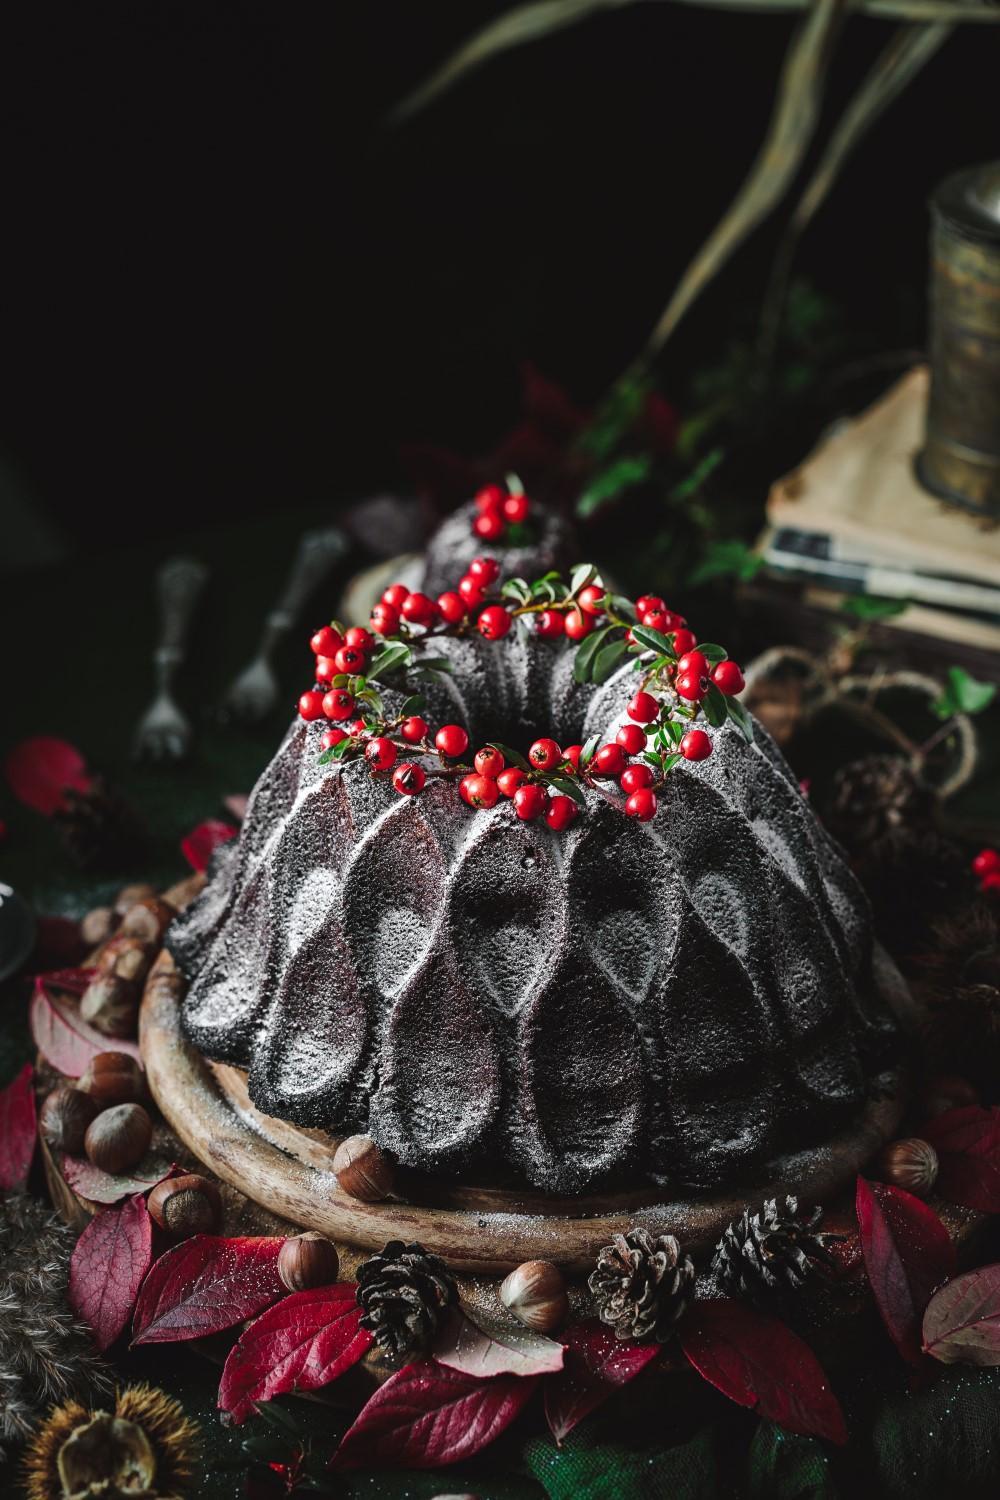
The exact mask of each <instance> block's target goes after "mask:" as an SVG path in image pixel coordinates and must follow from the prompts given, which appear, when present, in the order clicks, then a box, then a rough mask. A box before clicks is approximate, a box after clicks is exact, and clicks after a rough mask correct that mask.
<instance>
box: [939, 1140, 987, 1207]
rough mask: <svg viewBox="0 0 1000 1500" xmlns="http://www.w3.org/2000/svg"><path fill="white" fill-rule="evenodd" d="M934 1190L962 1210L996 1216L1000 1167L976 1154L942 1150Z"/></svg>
mask: <svg viewBox="0 0 1000 1500" xmlns="http://www.w3.org/2000/svg"><path fill="white" fill-rule="evenodd" d="M937 1191H938V1192H939V1193H940V1194H941V1197H942V1198H947V1199H948V1201H949V1203H960V1204H961V1205H962V1207H963V1208H975V1209H978V1210H979V1212H980V1213H983V1214H996V1213H1000V1166H997V1165H996V1164H995V1163H994V1162H992V1161H990V1160H989V1159H988V1158H987V1157H985V1156H980V1155H979V1154H978V1153H976V1152H971V1151H970V1152H968V1153H962V1152H958V1151H946V1152H944V1153H943V1154H942V1155H940V1156H939V1157H938V1176H937Z"/></svg>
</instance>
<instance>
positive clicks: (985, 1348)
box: [924, 1265, 1000, 1365]
mask: <svg viewBox="0 0 1000 1500" xmlns="http://www.w3.org/2000/svg"><path fill="white" fill-rule="evenodd" d="M924 1350H925V1351H926V1353H928V1354H932V1355H933V1356H934V1358H935V1359H939V1360H941V1362H942V1363H943V1364H946V1365H951V1364H955V1363H956V1361H961V1362H962V1363H963V1364H969V1365H1000V1266H997V1265H993V1266H980V1267H979V1268H978V1269H977V1270H975V1271H966V1272H965V1274H964V1275H963V1276H956V1277H955V1280H954V1281H949V1282H947V1283H946V1284H945V1285H944V1286H943V1287H942V1288H941V1289H940V1291H938V1292H935V1294H934V1296H933V1297H932V1298H931V1300H930V1302H929V1303H928V1305H927V1311H926V1312H925V1313H924Z"/></svg>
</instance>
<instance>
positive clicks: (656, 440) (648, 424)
mask: <svg viewBox="0 0 1000 1500" xmlns="http://www.w3.org/2000/svg"><path fill="white" fill-rule="evenodd" d="M638 425H639V434H640V436H641V437H645V438H646V439H647V440H648V441H649V442H650V443H651V444H652V447H653V450H654V452H656V453H658V454H661V455H662V454H666V453H672V452H673V451H674V448H675V447H676V446H677V433H678V431H679V429H680V425H681V423H680V417H679V416H678V415H677V408H676V407H675V406H672V405H671V403H670V402H669V401H668V400H667V398H666V397H665V396H661V395H660V394H659V393H658V392H657V391H650V393H649V395H648V396H647V397H646V406H645V409H644V411H643V413H642V415H641V416H640V418H639V424H638Z"/></svg>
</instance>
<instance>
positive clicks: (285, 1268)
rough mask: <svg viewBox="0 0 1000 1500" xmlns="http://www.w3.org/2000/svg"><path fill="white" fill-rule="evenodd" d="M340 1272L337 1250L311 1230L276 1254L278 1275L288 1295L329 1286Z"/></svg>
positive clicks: (291, 1240) (286, 1244) (296, 1237)
mask: <svg viewBox="0 0 1000 1500" xmlns="http://www.w3.org/2000/svg"><path fill="white" fill-rule="evenodd" d="M339 1270H340V1256H339V1255H338V1254H337V1247H336V1245H334V1244H333V1243H332V1241H330V1240H328V1239H327V1238H326V1236H325V1235H323V1234H317V1233H316V1232H315V1230H312V1229H310V1230H309V1231H308V1232H307V1233H306V1234H297V1235H295V1236H294V1237H293V1238H292V1239H290V1240H286V1241H285V1243H284V1244H283V1245H282V1247H281V1250H280V1251H279V1253H278V1275H279V1277H280V1278H281V1283H282V1285H283V1286H286V1287H287V1288H288V1290H289V1291H290V1292H305V1291H308V1290H309V1288H310V1287H314V1286H329V1285H330V1283H331V1282H333V1281H336V1279H337V1272H338V1271H339Z"/></svg>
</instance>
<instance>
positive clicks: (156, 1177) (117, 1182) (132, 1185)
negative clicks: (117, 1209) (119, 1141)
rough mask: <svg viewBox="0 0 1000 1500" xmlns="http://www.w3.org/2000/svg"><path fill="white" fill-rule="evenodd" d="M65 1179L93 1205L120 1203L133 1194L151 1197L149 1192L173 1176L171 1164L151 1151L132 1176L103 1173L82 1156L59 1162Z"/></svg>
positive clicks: (131, 1172) (65, 1158) (63, 1159)
mask: <svg viewBox="0 0 1000 1500" xmlns="http://www.w3.org/2000/svg"><path fill="white" fill-rule="evenodd" d="M60 1170H61V1172H62V1175H63V1177H64V1178H65V1179H66V1181H67V1182H68V1183H69V1186H70V1187H71V1188H72V1189H73V1191H74V1192H75V1193H79V1195H80V1197H81V1198H87V1199H89V1200H90V1202H91V1203H119V1202H120V1201H121V1199H122V1198H130V1197H131V1196H132V1194H133V1193H148V1192H149V1189H150V1188H153V1187H155V1186H156V1184H157V1183H158V1182H162V1181H163V1179H164V1177H167V1176H169V1175H170V1171H171V1166H170V1163H169V1162H168V1161H167V1160H166V1159H165V1158H164V1157H162V1156H157V1155H156V1154H155V1153H154V1152H152V1151H149V1152H147V1153H146V1155H145V1156H144V1157H143V1158H142V1160H141V1161H140V1162H137V1163H136V1165H135V1166H134V1167H133V1168H132V1169H131V1171H129V1172H122V1173H120V1174H115V1175H112V1173H110V1172H102V1171H101V1169H100V1167H95V1166H94V1164H93V1162H90V1161H87V1160H86V1158H85V1157H82V1156H64V1157H62V1159H61V1161H60Z"/></svg>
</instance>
